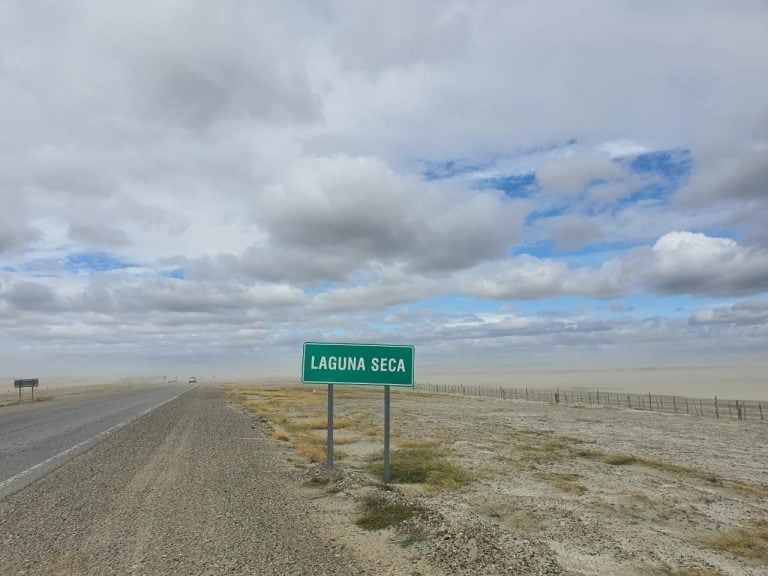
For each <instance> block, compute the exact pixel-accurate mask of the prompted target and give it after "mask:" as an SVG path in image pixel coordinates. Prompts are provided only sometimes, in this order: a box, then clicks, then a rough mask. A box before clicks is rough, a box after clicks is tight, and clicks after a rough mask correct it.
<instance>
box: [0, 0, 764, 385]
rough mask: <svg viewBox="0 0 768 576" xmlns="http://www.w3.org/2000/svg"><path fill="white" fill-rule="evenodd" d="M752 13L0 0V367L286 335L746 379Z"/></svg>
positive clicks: (538, 371)
mask: <svg viewBox="0 0 768 576" xmlns="http://www.w3.org/2000/svg"><path fill="white" fill-rule="evenodd" d="M765 30H768V4H766V3H765V2H763V1H760V0H745V1H744V2H740V3H738V5H730V4H727V3H723V2H714V1H709V0H703V1H701V0H683V1H680V2H675V3H672V4H670V3H667V2H664V3H662V2H656V1H652V2H643V3H637V2H633V1H630V0H618V1H608V0H604V1H598V2H592V3H589V4H588V5H585V4H581V3H573V2H568V1H566V0H551V1H543V2H542V1H535V2H534V1H532V0H531V1H522V2H514V3H510V2H504V1H502V0H489V1H487V2H474V1H472V0H449V1H442V0H440V1H438V0H425V1H423V2H417V3H414V2H405V1H400V0H398V1H395V2H389V3H380V2H369V1H360V2H349V1H346V0H321V1H317V2H316V1H311V2H310V1H308V0H307V1H301V0H296V1H290V2H277V1H274V2H272V1H266V2H258V3H253V2H245V1H238V0H228V1H225V2H218V3H159V4H158V3H156V2H148V1H146V0H139V1H137V2H131V3H108V4H106V3H103V2H97V1H95V0H83V1H80V2H75V3H45V4H43V3H36V2H5V3H2V5H0V126H2V130H0V377H2V378H14V377H26V376H29V375H32V376H35V375H39V376H41V377H49V378H60V379H70V380H77V379H78V378H96V379H98V378H114V379H117V378H121V377H141V376H147V377H149V376H152V377H154V376H157V375H164V374H167V375H169V376H170V375H171V374H174V373H175V375H178V376H179V377H185V376H189V375H192V373H195V374H196V375H198V376H205V375H212V374H214V373H216V374H219V373H220V374H222V375H225V374H229V375H231V376H233V377H235V376H236V377H238V378H246V377H251V376H253V377H257V376H259V375H264V374H275V375H283V376H291V375H292V374H297V373H298V366H299V362H300V356H301V345H302V343H303V342H304V341H308V340H311V341H334V342H370V343H401V344H411V345H414V346H415V347H416V351H417V352H416V354H417V377H418V369H419V366H423V367H425V370H424V374H425V375H431V376H430V377H434V378H443V379H444V380H445V381H448V380H450V379H451V378H463V377H464V375H466V377H477V378H480V377H483V378H485V379H486V380H488V381H489V382H496V381H497V380H498V379H499V378H505V377H507V375H510V374H511V375H517V376H520V377H524V375H525V374H526V373H529V375H530V374H534V373H535V377H536V378H538V381H540V382H542V383H548V382H550V380H551V378H550V375H553V374H554V375H557V374H559V375H568V377H569V378H571V381H573V382H577V383H576V384H575V385H582V383H581V380H582V379H584V378H586V376H585V374H586V373H587V372H589V371H593V372H590V374H592V373H594V378H596V379H598V380H599V379H601V378H603V376H604V375H605V374H608V373H610V370H614V369H621V370H619V372H620V373H621V374H623V376H622V377H623V378H625V379H624V380H622V381H621V383H618V384H616V385H617V386H635V385H637V386H647V385H648V381H647V379H646V375H647V374H648V373H649V372H648V370H649V369H653V368H656V369H663V370H665V372H664V374H668V375H669V378H667V377H666V376H665V378H664V379H663V381H664V382H671V381H672V380H674V376H675V374H676V375H677V376H678V377H679V381H678V385H679V386H680V387H681V388H684V389H685V391H686V392H685V393H687V394H689V395H693V396H696V395H698V394H697V391H701V393H702V394H703V393H705V392H706V393H707V394H711V392H712V390H714V389H723V391H722V392H721V394H724V395H725V394H728V390H740V389H744V390H745V391H746V392H745V394H747V393H748V394H750V395H751V397H761V398H765V397H766V396H768V394H766V393H761V390H766V389H768V382H766V381H765V380H764V379H761V373H763V371H762V367H764V366H765V364H766V362H765V352H766V350H768V227H766V222H768V100H766V98H765V94H766V93H768V75H766V74H765V64H764V63H765V61H766V59H767V58H768V35H766V34H765ZM706 367H714V369H712V370H708V369H707V368H706ZM598 369H606V371H600V370H598ZM600 374H602V375H603V376H600ZM657 374H659V373H658V372H657ZM473 375H474V376H473ZM530 377H531V378H533V376H530ZM583 377H584V378H583ZM590 377H592V376H590ZM606 378H608V377H607V376H606ZM609 380H610V378H609ZM607 381H608V380H606V382H607ZM664 385H666V386H669V385H670V384H669V383H667V384H664ZM740 386H741V387H742V388H739V387H740ZM750 390H752V391H753V392H754V393H753V392H749V391H750ZM640 391H641V392H642V391H645V390H640Z"/></svg>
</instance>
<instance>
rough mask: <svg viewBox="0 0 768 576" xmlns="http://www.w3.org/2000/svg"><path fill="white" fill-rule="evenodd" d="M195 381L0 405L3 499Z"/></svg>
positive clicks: (102, 390)
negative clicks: (1, 406) (16, 404)
mask: <svg viewBox="0 0 768 576" xmlns="http://www.w3.org/2000/svg"><path fill="white" fill-rule="evenodd" d="M190 387H191V386H190V385H189V384H171V385H162V386H160V385H158V386H152V387H141V388H136V387H131V388H125V387H116V388H114V389H101V390H99V391H96V392H92V391H87V390H84V391H83V392H82V393H79V394H74V395H69V396H61V397H56V398H54V399H53V400H50V401H47V402H34V403H25V404H20V405H18V406H14V405H11V406H5V407H3V408H0V499H2V498H4V497H6V496H9V495H10V494H13V493H14V492H16V491H18V490H20V489H21V488H23V487H25V486H27V485H29V484H30V483H32V482H34V481H35V480H37V479H38V478H41V477H42V476H44V475H45V474H47V473H49V472H50V471H51V470H54V469H56V468H58V467H59V466H61V465H62V464H64V463H65V462H67V461H68V460H70V459H71V458H73V457H75V456H77V455H78V454H82V453H83V452H85V451H86V450H88V449H89V448H91V447H93V446H94V445H96V444H97V443H99V442H100V441H103V440H104V439H105V438H107V437H108V436H109V435H110V434H113V433H114V432H116V431H117V430H120V429H121V428H124V427H125V426H127V425H128V424H130V423H131V422H133V421H135V420H136V419H137V418H140V417H142V416H144V415H145V414H147V413H148V412H150V411H151V410H153V409H155V408H157V407H158V406H160V405H162V404H163V403H165V402H167V401H168V400H170V399H171V398H174V397H176V396H178V395H179V394H181V393H183V392H184V391H185V390H188V389H189V388H190Z"/></svg>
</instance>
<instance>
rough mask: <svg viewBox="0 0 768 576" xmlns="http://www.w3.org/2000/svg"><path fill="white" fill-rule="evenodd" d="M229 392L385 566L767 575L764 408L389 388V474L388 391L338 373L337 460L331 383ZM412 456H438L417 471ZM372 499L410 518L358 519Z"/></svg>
mask: <svg viewBox="0 0 768 576" xmlns="http://www.w3.org/2000/svg"><path fill="white" fill-rule="evenodd" d="M225 390H226V391H227V392H228V394H229V397H230V400H231V402H232V404H233V406H234V407H236V408H238V409H242V410H245V411H247V412H248V413H250V414H252V415H253V417H254V418H256V421H257V422H258V423H259V426H260V427H261V429H262V430H263V431H264V432H265V434H267V435H271V436H272V438H273V442H274V443H275V445H276V446H277V447H278V448H280V449H281V450H282V452H283V453H284V456H285V458H286V459H288V460H290V461H291V462H292V463H293V464H294V465H295V466H296V468H297V471H299V473H300V475H301V477H303V479H304V481H305V483H306V486H307V497H308V498H310V499H312V500H313V501H314V502H315V504H316V506H317V507H318V510H319V512H320V517H321V518H322V519H323V520H322V525H323V530H324V532H325V534H326V537H328V538H330V539H332V540H334V541H338V542H340V543H343V544H344V545H345V546H347V547H350V548H352V549H354V550H355V551H356V553H357V554H358V556H359V557H361V558H362V559H363V561H364V562H365V563H366V564H367V565H368V566H369V567H370V568H371V569H372V571H373V572H374V573H376V574H390V575H399V574H405V575H417V574H421V575H439V574H511V573H520V574H569V575H605V576H608V575H615V574H626V575H662V574H668V575H675V576H721V575H758V574H768V442H767V441H768V425H766V422H764V421H759V420H750V421H739V420H728V419H720V420H716V419H712V418H701V417H693V416H683V415H680V416H674V415H669V414H658V413H655V412H642V411H636V410H628V409H618V408H607V407H597V406H562V405H552V404H544V403H537V402H526V401H513V400H499V399H491V398H472V397H460V396H451V395H438V394H428V393H421V392H414V391H410V390H393V392H392V462H393V465H392V466H393V468H392V472H393V476H394V480H393V482H391V483H390V484H389V485H384V484H383V483H382V482H381V476H380V474H381V458H382V451H383V392H382V390H381V389H376V388H361V387H346V386H336V387H335V397H334V410H335V421H334V438H335V441H334V447H335V450H334V453H335V467H334V471H333V473H332V474H329V473H328V472H327V471H326V470H325V468H324V466H323V461H324V458H325V438H326V435H327V431H326V389H325V388H324V387H312V386H307V385H305V386H291V385H286V384H284V383H283V384H278V383H272V384H270V383H267V382H259V383H258V384H254V385H229V386H225ZM409 454H410V455H415V457H416V459H417V460H418V459H419V458H421V459H422V460H426V459H429V458H432V457H436V458H437V459H438V460H440V461H441V462H443V463H444V466H443V468H441V469H436V470H435V471H433V472H428V473H427V475H426V477H421V478H419V479H417V480H413V479H410V480H409V478H411V477H409V476H408V475H407V472H408V471H407V470H406V471H405V472H406V475H405V476H403V475H402V473H403V468H404V467H405V468H408V467H409V466H410V467H412V468H414V470H415V469H417V468H419V463H418V462H416V463H414V461H413V459H410V460H409V459H408V456H409ZM415 471H416V472H418V470H415ZM430 474H431V476H430ZM404 477H405V478H406V480H402V478H404ZM416 477H417V474H416V475H414V476H412V478H416ZM372 501H373V502H379V503H384V504H390V505H392V506H395V507H397V506H399V507H400V508H404V509H407V510H410V511H411V514H410V517H409V518H406V519H404V520H402V521H399V522H395V523H393V524H392V525H390V526H389V527H386V528H383V529H379V530H368V529H366V528H363V527H361V525H364V523H363V522H361V518H362V517H363V516H364V515H365V512H364V507H365V505H366V504H370V503H371V502H372ZM393 509H394V508H393ZM406 516H409V515H408V514H406Z"/></svg>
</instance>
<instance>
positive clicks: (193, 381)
mask: <svg viewBox="0 0 768 576" xmlns="http://www.w3.org/2000/svg"><path fill="white" fill-rule="evenodd" d="M189 383H190V384H197V378H195V377H194V376H190V378H189Z"/></svg>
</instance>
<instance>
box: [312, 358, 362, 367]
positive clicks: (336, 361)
mask: <svg viewBox="0 0 768 576" xmlns="http://www.w3.org/2000/svg"><path fill="white" fill-rule="evenodd" d="M309 364H310V367H311V368H312V370H334V371H336V370H344V371H347V370H351V371H358V370H363V371H364V370H365V358H363V357H362V356H357V357H356V356H320V359H319V360H317V359H316V358H315V356H312V357H311V358H310V361H309Z"/></svg>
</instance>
